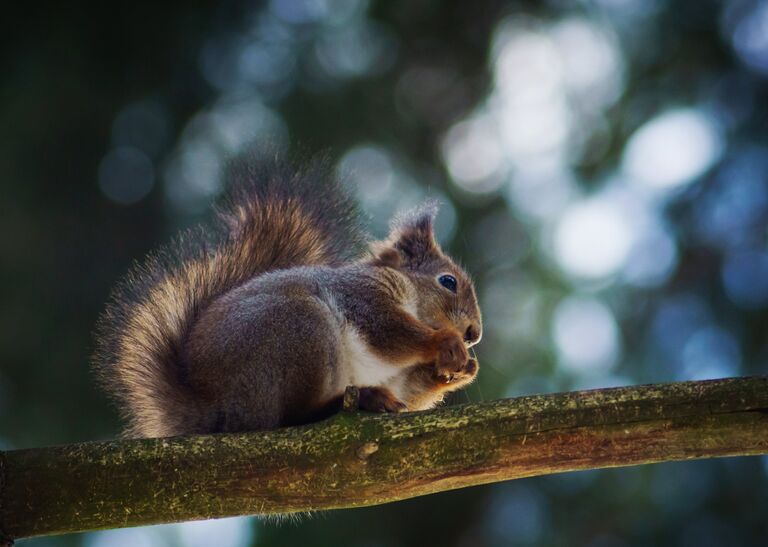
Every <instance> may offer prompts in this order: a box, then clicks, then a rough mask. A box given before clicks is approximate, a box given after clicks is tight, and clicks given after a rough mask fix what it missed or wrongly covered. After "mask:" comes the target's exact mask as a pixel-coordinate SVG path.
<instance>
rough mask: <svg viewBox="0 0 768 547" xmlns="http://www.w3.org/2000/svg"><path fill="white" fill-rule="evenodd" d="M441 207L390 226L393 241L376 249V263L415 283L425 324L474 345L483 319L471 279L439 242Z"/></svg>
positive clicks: (422, 210) (419, 211) (410, 215)
mask: <svg viewBox="0 0 768 547" xmlns="http://www.w3.org/2000/svg"><path fill="white" fill-rule="evenodd" d="M436 214H437V205H436V204H435V203H432V202H430V203H427V204H425V205H423V206H421V207H419V208H417V209H415V210H413V211H411V212H409V213H407V214H405V215H401V216H399V217H396V218H395V219H394V220H393V221H392V223H391V229H390V233H389V237H388V238H387V239H386V240H384V241H377V242H375V243H373V244H372V246H371V251H372V253H373V256H374V259H373V260H374V262H375V263H376V264H378V265H380V266H386V267H390V268H395V269H397V270H398V271H400V272H402V273H404V274H405V275H407V276H408V278H409V279H410V280H411V282H412V283H413V285H414V287H415V289H416V295H417V314H418V317H419V319H420V320H422V321H424V322H425V323H427V324H429V325H432V326H433V327H435V328H444V327H452V328H454V329H456V330H458V331H459V332H461V333H462V335H463V336H464V341H465V342H466V344H467V346H473V345H475V344H477V343H478V342H479V341H480V337H481V336H482V332H483V330H482V319H481V316H480V308H479V306H478V305H477V296H476V295H475V287H474V284H473V283H472V279H471V278H470V277H469V275H468V274H467V273H466V272H465V271H464V270H463V269H462V268H461V267H459V266H458V265H457V264H456V263H455V262H454V261H453V260H451V258H450V257H449V256H448V255H446V254H445V253H444V252H443V250H442V249H441V248H440V245H438V243H437V241H436V240H435V234H434V220H435V216H436Z"/></svg>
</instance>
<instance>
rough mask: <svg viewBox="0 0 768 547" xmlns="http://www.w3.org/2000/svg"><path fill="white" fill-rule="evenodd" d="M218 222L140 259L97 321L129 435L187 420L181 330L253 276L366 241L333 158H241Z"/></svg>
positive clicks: (105, 370) (333, 259)
mask: <svg viewBox="0 0 768 547" xmlns="http://www.w3.org/2000/svg"><path fill="white" fill-rule="evenodd" d="M229 178H230V180H229V184H228V186H229V190H228V195H227V197H226V198H225V200H224V204H223V205H222V206H221V208H220V209H219V210H218V211H217V215H216V220H215V222H214V225H213V226H212V227H210V228H208V229H198V230H195V231H190V232H187V233H185V234H183V235H182V236H180V237H179V238H178V239H177V240H176V241H175V242H174V243H173V244H172V245H171V246H168V247H165V248H164V249H161V250H160V251H158V252H156V253H154V254H153V255H151V256H150V257H149V258H148V259H147V260H146V261H145V262H144V263H142V264H139V265H138V266H136V267H134V268H133V270H132V271H131V272H130V273H129V274H128V276H126V278H125V279H124V280H123V282H122V283H120V284H119V285H118V287H117V289H116V290H115V291H114V292H113V294H112V297H111V299H110V303H109V304H108V306H107V309H106V311H105V312H104V314H103V315H102V317H101V319H100V321H99V323H98V326H97V351H96V356H95V365H96V369H97V371H98V374H99V377H100V379H101V382H102V384H103V385H104V386H105V387H106V389H107V390H108V392H109V393H110V394H111V395H112V396H113V397H115V398H116V399H117V400H118V402H119V406H120V408H121V409H122V412H123V413H124V414H125V418H126V419H127V421H128V424H129V426H128V429H127V434H128V435H129V436H149V437H153V436H164V435H169V434H173V433H174V432H175V431H178V430H181V429H183V427H184V424H185V421H186V420H187V416H186V415H185V414H184V413H185V411H186V409H188V408H190V407H194V405H195V399H194V394H192V393H190V392H189V391H188V389H187V386H186V385H185V374H186V368H185V367H186V365H185V363H184V358H183V354H184V352H183V351H182V349H183V347H184V343H185V339H186V337H187V336H188V334H189V332H190V329H191V328H192V326H193V325H194V322H195V320H196V318H197V317H198V316H199V314H200V313H201V311H202V310H204V309H205V308H206V306H207V305H208V304H209V303H210V302H211V301H212V300H214V299H215V298H217V297H218V296H220V295H222V294H224V293H226V292H227V291H229V290H231V289H233V288H235V287H237V286H239V285H241V284H243V283H244V282H246V281H248V280H249V279H252V278H253V277H255V276H258V275H260V274H263V273H265V272H269V271H272V270H278V269H285V268H291V267H294V266H301V265H330V266H335V265H339V264H342V263H344V262H346V261H349V260H350V259H352V258H355V257H356V256H357V254H358V253H359V251H360V250H361V248H362V245H363V244H364V240H365V237H364V234H363V232H362V230H361V229H360V227H359V223H358V218H357V214H356V209H355V205H354V202H353V201H352V199H351V198H349V197H348V196H347V195H346V193H345V192H344V191H342V189H341V188H339V185H338V183H337V182H336V181H335V178H334V176H333V174H332V171H331V169H330V167H329V165H328V163H327V162H324V161H313V162H310V163H308V164H307V165H305V166H297V165H296V164H294V163H291V162H283V161H278V159H273V160H270V161H269V162H264V161H249V160H247V159H245V160H240V161H239V162H237V163H236V164H235V165H234V167H233V168H232V169H231V171H230V177H229Z"/></svg>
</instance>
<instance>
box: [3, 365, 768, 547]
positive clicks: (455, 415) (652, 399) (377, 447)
mask: <svg viewBox="0 0 768 547" xmlns="http://www.w3.org/2000/svg"><path fill="white" fill-rule="evenodd" d="M766 453H768V378H734V379H725V380H713V381H705V382H682V383H676V384H662V385H648V386H637V387H624V388H611V389H601V390H594V391H582V392H573V393H559V394H553V395H537V396H530V397H520V398H516V399H506V400H500V401H494V402H488V403H479V404H468V405H460V406H454V407H447V408H441V409H438V410H434V411H429V412H418V413H406V414H400V415H371V414H361V413H352V412H342V413H340V414H338V415H336V416H334V417H332V418H331V419H329V420H326V421H324V422H320V423H316V424H312V425H307V426H302V427H294V428H285V429H280V430H276V431H267V432H252V433H243V434H223V435H205V436H190V437H176V438H168V439H137V440H123V441H108V442H90V443H83V444H75V445H69V446H59V447H51V448H36V449H26V450H12V451H8V452H0V530H1V531H2V532H3V533H4V534H5V535H6V536H7V537H8V538H21V537H29V536H38V535H46V534H60V533H66V532H77V531H84V530H96V529H103V528H117V527H123V526H136V525H143V524H157V523H163V522H178V521H185V520H196V519H204V518H215V517H224V516H231V515H246V514H269V513H289V512H296V511H308V510H313V511H314V510H320V509H335V508H342V507H360V506H365V505H375V504H379V503H386V502H391V501H396V500H401V499H405V498H411V497H415V496H422V495H425V494H430V493H433V492H439V491H444V490H451V489H455V488H462V487H465V486H470V485H476V484H484V483H490V482H497V481H502V480H508V479H515V478H520V477H530V476H534V475H545V474H550V473H560V472H564V471H573V470H580V469H596V468H604V467H617V466H627V465H637V464H646V463H654V462H661V461H672V460H688V459H697V458H712V457H721V456H746V455H757V454H766ZM0 543H2V542H1V541H0Z"/></svg>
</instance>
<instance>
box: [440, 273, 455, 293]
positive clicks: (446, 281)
mask: <svg viewBox="0 0 768 547" xmlns="http://www.w3.org/2000/svg"><path fill="white" fill-rule="evenodd" d="M437 281H438V282H439V283H440V284H441V285H442V286H443V287H445V288H446V289H448V290H449V291H451V292H456V278H455V277H453V276H452V275H448V274H445V275H441V276H440V277H438V278H437Z"/></svg>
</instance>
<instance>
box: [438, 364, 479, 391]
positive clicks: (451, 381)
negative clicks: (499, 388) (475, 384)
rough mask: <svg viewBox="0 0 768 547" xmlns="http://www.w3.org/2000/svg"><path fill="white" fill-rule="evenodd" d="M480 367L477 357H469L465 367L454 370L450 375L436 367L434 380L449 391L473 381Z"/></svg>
mask: <svg viewBox="0 0 768 547" xmlns="http://www.w3.org/2000/svg"><path fill="white" fill-rule="evenodd" d="M479 369H480V365H479V364H478V363H477V359H468V360H467V364H466V365H465V366H464V368H463V369H462V370H460V371H458V372H453V373H451V374H450V375H446V374H444V373H442V374H441V373H440V372H439V371H438V370H437V367H435V372H434V380H435V382H436V383H437V384H438V385H440V386H443V387H444V388H445V389H447V390H449V391H453V390H454V389H458V388H460V387H462V386H465V385H467V384H469V383H471V382H472V380H474V379H475V376H477V371H478V370H479Z"/></svg>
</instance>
